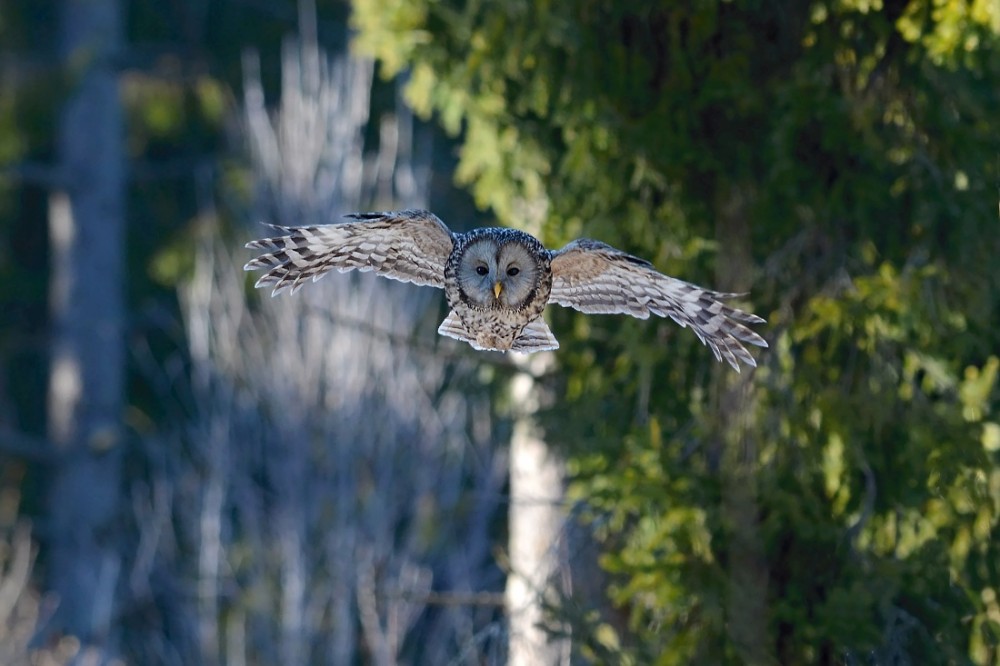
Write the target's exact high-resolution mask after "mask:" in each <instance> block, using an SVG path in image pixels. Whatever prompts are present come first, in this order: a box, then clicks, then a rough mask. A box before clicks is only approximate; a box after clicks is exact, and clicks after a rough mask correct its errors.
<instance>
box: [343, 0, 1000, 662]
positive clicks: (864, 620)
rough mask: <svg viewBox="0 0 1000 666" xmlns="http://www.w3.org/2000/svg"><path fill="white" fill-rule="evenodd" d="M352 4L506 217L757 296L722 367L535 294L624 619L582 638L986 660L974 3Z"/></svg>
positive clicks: (991, 109)
mask: <svg viewBox="0 0 1000 666" xmlns="http://www.w3.org/2000/svg"><path fill="white" fill-rule="evenodd" d="M354 24H355V26H356V27H357V28H358V29H359V35H358V39H357V46H358V48H360V49H361V50H363V51H366V52H370V53H374V54H376V55H377V56H378V57H379V58H380V59H381V60H382V63H383V65H384V69H385V71H386V72H387V73H388V74H394V73H396V72H399V71H401V70H402V69H404V68H409V70H410V84H409V87H408V95H409V99H410V100H411V101H412V103H413V104H414V106H415V107H416V108H417V109H418V110H419V111H420V112H421V113H423V114H425V115H431V114H434V115H435V116H436V117H437V118H438V119H439V121H440V122H441V123H442V124H443V125H444V127H445V128H447V129H448V130H449V131H451V132H453V133H456V134H457V133H461V134H462V136H463V148H462V153H461V164H460V169H459V175H458V177H459V179H460V181H461V182H464V183H467V184H469V185H470V186H471V188H472V190H473V192H474V193H475V195H476V198H477V201H478V202H479V203H480V205H482V206H488V207H490V208H492V209H493V211H494V213H495V214H496V216H497V217H498V218H499V220H500V221H501V222H502V223H504V224H508V225H511V226H520V227H524V226H525V224H529V225H530V224H532V223H533V222H534V221H536V220H539V219H541V220H542V221H543V225H542V229H541V232H542V234H543V236H545V238H546V240H548V241H552V242H557V243H558V242H564V241H566V240H568V239H570V238H573V237H574V236H576V235H578V234H586V235H590V236H594V237H598V238H601V239H603V240H606V241H608V242H611V243H613V244H616V245H618V246H621V247H623V248H625V249H628V250H630V251H634V252H636V253H639V254H642V255H643V256H647V257H649V258H650V259H652V260H653V261H654V262H655V263H656V264H657V266H659V267H660V268H661V269H664V270H666V271H667V272H672V273H676V274H681V275H683V276H684V277H685V278H686V279H691V280H695V281H711V282H715V283H716V284H719V283H721V285H720V286H722V287H724V288H730V287H731V286H732V287H734V288H735V289H745V288H747V287H750V286H752V287H753V300H754V303H755V310H756V311H758V312H760V313H761V314H764V315H765V316H767V317H768V319H769V320H770V323H769V325H768V331H769V333H768V337H769V339H770V340H771V342H772V349H771V350H769V351H767V352H765V353H764V354H762V355H761V356H760V357H761V364H762V367H761V368H760V369H759V370H758V371H757V372H756V374H755V376H754V377H753V379H752V381H751V382H750V383H749V384H747V385H741V386H742V388H740V387H735V388H734V387H732V386H731V385H730V384H731V381H730V380H728V379H726V378H724V377H723V376H722V374H721V373H722V372H723V371H719V370H711V371H710V370H708V369H707V368H706V364H707V359H708V354H707V352H706V351H705V349H704V348H702V347H700V346H699V345H698V344H697V341H696V340H694V338H693V336H691V335H690V334H689V333H688V332H686V331H677V330H674V329H673V328H671V327H670V326H669V325H667V324H664V325H662V326H661V325H658V324H654V323H652V322H635V321H622V320H620V319H617V318H593V317H591V318H583V317H578V316H574V315H573V314H571V313H568V312H564V311H559V312H555V313H553V319H554V323H555V325H556V326H557V327H558V328H560V329H561V333H560V339H561V340H563V342H564V345H563V349H561V350H560V352H559V356H558V358H559V361H560V363H561V365H562V370H563V373H562V374H560V375H559V376H558V377H557V378H556V379H555V381H556V382H557V385H558V390H561V391H562V392H563V393H564V395H565V398H564V400H563V401H562V402H561V403H560V405H559V407H558V409H554V410H553V411H552V412H551V413H550V414H548V415H547V417H546V418H547V422H548V424H549V425H550V428H549V433H550V435H549V436H550V440H552V441H553V443H556V444H562V445H564V446H565V447H566V450H567V452H568V454H569V456H570V459H571V468H572V470H573V472H574V474H575V475H576V479H577V483H576V485H575V489H574V492H575V496H576V497H577V498H578V499H580V500H582V501H584V502H585V503H586V505H587V506H588V507H589V511H590V514H589V518H590V520H591V521H592V525H593V526H594V529H595V531H596V533H597V534H598V536H599V537H600V538H601V539H602V540H603V541H604V545H605V549H606V554H605V556H604V558H603V561H602V565H603V566H604V567H605V569H607V571H608V572H610V574H611V575H612V580H613V584H612V585H611V587H610V588H609V590H608V593H609V597H610V599H611V600H612V602H613V603H614V604H615V605H616V606H618V607H619V608H620V610H621V611H623V612H624V613H625V614H626V616H627V618H628V619H627V621H626V622H624V623H620V624H619V625H617V626H615V625H614V623H612V624H607V623H603V624H602V623H601V622H600V621H597V622H596V624H593V625H592V627H600V628H601V632H602V636H604V638H603V639H601V640H596V639H595V642H594V644H593V645H592V646H591V648H588V649H590V650H591V652H590V653H591V655H592V656H593V655H605V656H604V657H602V658H603V659H606V660H610V659H612V657H609V656H607V655H609V654H613V655H616V656H615V657H614V658H615V659H622V660H626V661H631V662H633V663H652V662H655V663H665V664H666V663H719V662H731V663H739V662H745V661H759V660H761V659H763V660H764V661H769V660H770V661H773V662H775V663H843V662H847V663H858V662H862V663H868V662H869V661H872V660H873V662H874V663H882V662H891V661H900V660H902V661H914V662H921V663H929V662H933V663H942V662H951V663H963V662H973V663H996V662H997V659H998V658H1000V657H998V651H997V645H998V640H997V637H998V633H997V629H998V624H997V622H998V620H1000V606H998V602H997V590H998V588H1000V575H998V570H997V566H996V562H997V561H1000V551H998V548H997V546H996V545H994V544H995V543H996V539H994V537H995V536H997V531H998V528H997V525H998V516H1000V471H998V469H997V468H998V462H1000V460H998V449H1000V426H998V425H997V417H996V407H997V394H998V391H997V389H996V374H997V368H998V359H997V356H996V353H997V349H1000V332H998V330H997V327H996V322H997V321H998V320H1000V316H998V294H1000V271H997V270H996V269H995V264H996V257H997V256H1000V235H998V234H997V233H996V229H997V208H996V206H997V193H996V186H997V183H998V182H1000V174H998V167H1000V160H998V157H997V156H998V155H1000V134H998V133H997V132H996V121H997V118H998V115H997V109H1000V87H998V86H997V85H996V82H997V81H998V80H1000V58H997V50H998V46H1000V12H998V10H997V8H996V4H995V3H991V2H988V1H984V2H980V1H978V0H977V1H975V2H930V1H929V0H912V1H910V2H902V1H898V0H897V1H885V2H883V1H880V0H874V1H871V2H868V1H845V2H824V1H818V2H814V3H812V4H811V5H807V4H805V3H760V2H739V3H737V2H683V3H676V2H670V3H667V2H660V3H630V2H624V3H623V2H606V1H601V0H589V1H587V2H583V3H550V2H526V1H525V2H510V3H502V4H495V5H491V4H488V3H480V2H458V1H445V2H433V3H431V2H425V1H418V2H406V3H402V2H394V1H389V0H357V1H356V3H355V13H354ZM741 256H746V257H747V259H748V260H749V261H750V262H751V264H750V265H745V264H746V262H741V261H740V260H739V257H741ZM713 261H715V262H717V263H719V266H718V271H719V276H720V277H719V279H718V280H713V279H712V278H711V275H710V273H709V272H708V267H709V266H710V265H711V263H712V262H713ZM734 392H735V393H734ZM734 394H735V395H738V396H742V397H740V398H739V399H737V400H736V401H735V402H733V398H732V395H734ZM727 405H728V406H732V405H735V409H732V408H730V409H727ZM733 411H735V412H736V414H735V415H734V414H732V412H733ZM754 544H756V545H754ZM755 563H759V566H758V565H757V564H755ZM755 567H756V568H755ZM748 571H749V572H751V573H753V572H758V573H759V574H760V575H759V576H758V578H760V579H762V580H763V583H762V584H761V585H760V586H759V587H758V588H754V587H753V586H752V585H750V586H748V585H747V584H745V580H746V579H745V577H744V574H745V573H746V572H748ZM754 594H759V595H761V596H762V599H760V600H759V601H760V608H763V609H765V610H766V617H765V618H764V619H763V620H757V621H760V622H761V623H762V625H761V626H762V627H763V629H764V633H763V635H761V636H759V637H758V638H757V639H756V640H757V644H756V645H751V644H748V643H747V642H746V641H745V640H743V639H742V638H740V636H739V629H738V628H734V624H738V623H741V622H746V621H753V620H756V618H753V617H749V616H748V615H747V614H746V613H744V614H742V615H741V614H740V611H739V610H738V602H739V600H740V598H741V597H742V596H747V595H754ZM595 631H596V629H595ZM608 632H611V633H610V634H609V633H608ZM761 655H764V656H763V657H761Z"/></svg>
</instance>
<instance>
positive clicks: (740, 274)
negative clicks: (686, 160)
mask: <svg viewBox="0 0 1000 666" xmlns="http://www.w3.org/2000/svg"><path fill="white" fill-rule="evenodd" d="M750 196H751V194H750V193H749V192H747V190H746V188H744V187H739V186H730V185H724V186H722V193H721V195H720V197H719V200H718V205H717V209H716V240H717V241H718V243H719V261H718V265H719V273H718V288H719V290H720V291H732V292H741V291H748V287H749V286H750V280H751V277H752V258H751V255H750V241H751V238H750V228H749V227H748V226H747V222H746V221H747V219H748V214H747V209H748V208H749V205H750ZM716 372H718V373H719V374H720V375H721V380H720V381H719V382H718V393H717V400H718V402H717V415H716V419H715V423H716V427H717V429H718V430H717V444H716V445H717V447H718V458H717V460H719V461H720V470H719V472H720V475H721V477H722V515H723V519H724V521H725V525H726V528H727V531H728V533H729V552H730V557H729V571H728V574H729V591H728V600H727V609H726V614H727V616H728V622H727V626H728V631H729V635H730V638H731V639H732V641H733V643H734V645H735V646H736V648H737V650H739V657H740V661H741V662H742V663H745V664H770V663H774V659H773V657H772V655H771V647H770V643H769V637H768V632H767V625H768V614H767V613H768V609H767V586H768V570H767V558H766V557H765V554H764V546H763V543H762V541H761V537H760V531H759V529H760V528H759V522H760V517H759V505H758V500H757V471H756V469H757V468H756V465H757V451H756V443H755V441H754V440H753V436H752V435H750V434H749V433H751V432H753V429H752V428H751V427H750V419H752V418H753V413H754V410H755V407H754V393H753V384H752V376H753V372H752V371H749V370H744V371H743V372H742V373H741V374H739V375H737V374H736V373H733V372H731V371H730V369H729V368H728V367H725V366H724V365H720V366H719V368H718V369H717V371H716Z"/></svg>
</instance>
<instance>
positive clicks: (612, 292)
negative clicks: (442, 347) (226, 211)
mask: <svg viewBox="0 0 1000 666" xmlns="http://www.w3.org/2000/svg"><path fill="white" fill-rule="evenodd" d="M347 217H348V218H352V219H354V220H357V221H356V222H347V223H343V224H328V225H319V226H309V227H280V226H277V225H269V226H272V227H274V228H275V229H277V230H278V231H280V232H281V233H282V235H281V236H276V237H273V238H262V239H260V240H255V241H251V242H250V243H247V245H246V247H248V248H250V249H254V250H263V251H264V254H261V255H260V256H259V257H257V258H256V259H253V260H251V261H250V262H248V263H247V264H246V266H244V269H245V270H248V271H252V270H258V269H265V270H266V271H267V272H266V273H264V275H263V276H262V277H261V278H260V279H259V280H257V283H256V285H255V286H256V287H273V288H274V291H273V292H272V295H274V294H277V293H279V292H281V291H283V290H284V289H290V290H291V293H294V292H295V291H296V290H298V289H299V288H300V287H301V286H302V285H303V284H305V282H306V281H307V280H312V281H314V282H315V281H316V280H318V279H319V278H321V277H323V276H324V275H326V274H327V273H328V272H329V271H330V270H331V269H334V268H335V269H337V270H338V271H340V272H341V273H343V272H346V271H350V270H359V271H375V272H376V273H378V274H379V275H384V276H385V277H388V278H392V279H394V280H400V281H402V282H413V283H414V284H419V285H429V286H431V287H438V288H442V289H444V292H445V296H446V297H447V299H448V305H449V307H450V308H451V311H450V312H449V313H448V316H447V317H445V319H444V322H442V324H441V326H440V328H438V333H440V334H441V335H446V336H448V337H451V338H455V339H457V340H462V341H465V342H468V343H469V344H470V345H472V346H473V347H474V348H475V349H480V350H496V351H515V352H524V353H532V352H537V351H544V350H549V349H558V348H559V343H558V342H557V341H556V339H555V336H553V335H552V331H551V330H549V327H548V326H547V325H546V323H545V321H544V320H543V319H542V311H543V310H545V306H546V305H548V304H549V303H558V304H559V305H563V306H566V307H571V308H575V309H577V310H580V311H581V312H585V313H587V314H628V315H632V316H633V317H638V318H639V319H647V318H648V317H649V315H650V314H654V315H657V316H659V317H670V318H671V319H673V320H674V321H675V322H677V323H678V324H680V325H681V326H683V327H690V328H691V330H692V331H694V333H695V335H697V336H698V339H699V340H701V341H702V343H704V344H705V345H707V346H708V347H709V349H711V350H712V351H713V352H714V353H715V357H716V359H718V360H720V361H721V360H723V359H725V360H726V361H727V362H728V363H729V365H731V366H732V367H733V368H734V369H736V371H737V372H739V369H740V366H739V361H743V362H744V363H746V364H747V365H749V366H756V365H757V363H756V361H755V360H754V358H753V356H751V355H750V352H748V351H747V350H746V348H745V347H744V346H743V343H748V344H751V345H757V346H758V347H767V342H766V341H765V340H764V338H762V337H760V336H759V335H758V334H757V333H755V332H754V331H752V330H750V329H749V328H748V327H747V324H759V323H762V322H763V321H764V320H763V319H761V318H760V317H758V316H757V315H753V314H750V313H748V312H744V311H742V310H738V309H736V308H733V307H730V306H728V305H726V304H724V303H723V302H722V301H724V300H726V299H729V298H734V297H736V296H739V294H725V293H719V292H715V291H709V290H707V289H702V288H701V287H697V286H695V285H693V284H690V283H688V282H683V281H681V280H677V279H675V278H672V277H669V276H667V275H664V274H662V273H660V272H658V271H657V270H656V269H655V268H654V267H653V265H652V264H651V263H649V262H648V261H646V260H645V259H640V258H638V257H633V256H632V255H630V254H626V253H625V252H622V251H620V250H616V249H615V248H613V247H611V246H610V245H606V244H605V243H601V242H599V241H595V240H590V239H587V238H581V239H578V240H575V241H573V242H572V243H570V244H569V245H567V246H566V247H564V248H562V249H561V250H555V251H553V250H547V249H545V246H543V245H542V244H541V243H540V242H539V241H538V240H537V239H536V238H534V237H533V236H531V235H529V234H526V233H524V232H523V231H517V230H516V229H502V228H493V227H489V228H480V229H473V230H472V231H468V232H466V233H453V232H452V231H451V230H450V229H448V227H447V226H445V224H444V222H442V221H441V220H440V219H438V217H437V216H436V215H434V214H432V213H430V212H428V211H425V210H404V211H400V212H382V213H355V214H352V215H348V216H347Z"/></svg>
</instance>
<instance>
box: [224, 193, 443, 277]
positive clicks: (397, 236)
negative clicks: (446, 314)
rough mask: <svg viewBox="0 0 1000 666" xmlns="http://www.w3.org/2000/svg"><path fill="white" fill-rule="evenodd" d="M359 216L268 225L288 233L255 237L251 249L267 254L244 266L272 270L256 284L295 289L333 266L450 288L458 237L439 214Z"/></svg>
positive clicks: (249, 244)
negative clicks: (448, 271) (449, 268)
mask: <svg viewBox="0 0 1000 666" xmlns="http://www.w3.org/2000/svg"><path fill="white" fill-rule="evenodd" d="M347 217H349V218H353V219H356V220H359V221H358V222H347V223H343V224H326V225H318V226H310V227H281V226H278V225H273V224H272V225H268V226H271V227H274V228H275V229H277V230H279V231H281V232H283V234H284V235H282V236H275V237H273V238H262V239H260V240H255V241H251V242H249V243H247V244H246V247H248V248H250V249H253V250H264V254H262V255H260V256H259V257H257V258H256V259H253V260H251V261H249V262H247V264H246V265H245V266H244V267H243V268H244V269H245V270H248V271H252V270H258V269H262V268H263V269H266V270H267V272H266V273H264V275H263V276H262V277H261V278H260V279H259V280H257V283H256V284H255V285H254V286H256V287H272V286H273V287H274V291H273V292H272V295H275V294H278V293H279V292H281V291H283V290H284V289H290V290H291V292H292V293H294V292H295V291H297V290H298V289H299V288H300V287H301V286H302V285H303V284H305V283H306V282H308V281H313V282H315V281H316V280H318V279H319V278H321V277H323V276H324V275H325V274H326V273H328V272H329V271H330V270H332V269H336V270H338V271H340V272H341V273H344V272H347V271H351V270H358V271H375V272H376V273H378V274H379V275H383V276H385V277H388V278H392V279H394V280H400V281H401V282H413V283H415V284H419V285H428V286H431V287H438V288H443V287H444V266H445V262H446V261H447V260H448V255H449V254H450V253H451V249H452V246H453V245H454V240H453V236H452V233H451V231H450V230H449V229H448V227H447V226H445V224H444V222H442V221H441V220H440V219H438V217H437V216H436V215H434V214H432V213H429V212H427V211H423V210H404V211H400V212H392V213H356V214H353V215H348V216H347Z"/></svg>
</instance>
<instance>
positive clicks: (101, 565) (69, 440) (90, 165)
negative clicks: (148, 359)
mask: <svg viewBox="0 0 1000 666" xmlns="http://www.w3.org/2000/svg"><path fill="white" fill-rule="evenodd" d="M60 18H61V21H60V22H61V26H60V27H61V31H60V34H59V40H60V41H59V49H60V56H61V58H62V61H63V64H64V66H65V68H66V69H65V71H66V75H67V82H68V85H69V88H70V91H69V99H68V101H67V103H66V106H65V108H64V109H63V114H62V117H61V119H60V125H59V136H58V159H59V168H58V174H59V183H58V186H57V188H58V189H57V190H56V191H54V192H53V193H52V194H51V199H50V210H49V230H50V242H51V248H52V283H51V292H50V304H51V316H52V335H51V344H52V350H51V366H50V369H49V372H50V375H49V397H48V428H49V437H50V438H51V440H52V442H53V444H54V445H55V446H56V448H57V449H58V450H59V454H60V455H59V460H60V463H59V465H58V467H57V469H56V472H55V475H54V478H53V482H52V487H51V491H50V492H51V494H50V498H49V499H50V502H51V504H50V507H49V511H50V517H51V535H50V539H51V544H50V545H51V550H50V552H51V558H50V560H49V569H48V577H49V585H50V588H51V590H52V591H53V592H55V593H56V594H57V595H58V607H57V610H56V614H55V616H54V618H53V625H52V627H51V629H52V630H53V631H55V632H61V633H68V634H74V635H76V636H78V637H79V638H80V640H81V642H82V644H83V646H85V647H86V648H90V649H91V650H94V651H96V654H95V656H96V657H97V658H98V659H99V660H101V661H104V660H106V659H107V658H108V657H109V656H110V655H111V654H113V651H114V648H113V645H112V644H113V642H114V637H113V636H112V635H111V631H112V626H113V624H114V618H115V588H116V583H117V579H118V574H119V571H120V568H121V562H120V557H119V553H118V551H117V549H116V548H115V544H114V543H111V536H112V535H114V534H116V533H117V530H116V529H115V527H114V525H113V522H114V520H115V517H116V515H117V507H118V502H119V481H120V478H119V477H120V468H121V447H120V446H119V444H120V440H121V430H120V421H121V411H122V395H123V371H124V368H123V365H124V354H123V340H122V320H123V295H122V272H123V260H122V257H123V236H124V211H123V208H124V191H123V157H122V145H123V140H122V133H123V132H122V113H121V109H120V106H119V100H118V84H117V75H116V72H115V71H114V69H113V66H112V62H111V59H112V56H114V55H115V54H116V53H117V52H118V48H119V46H120V40H121V36H120V34H121V17H120V11H119V6H118V2H117V0H64V2H63V3H62V5H61V17H60Z"/></svg>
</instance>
